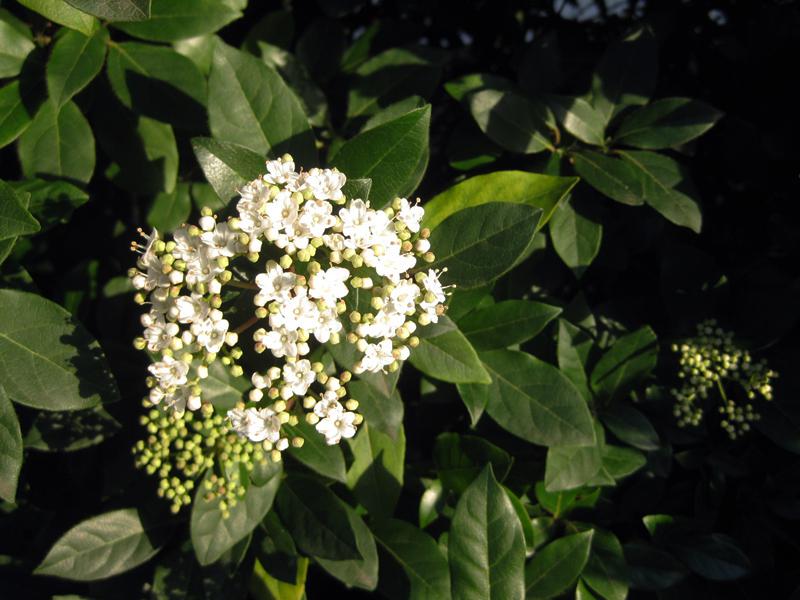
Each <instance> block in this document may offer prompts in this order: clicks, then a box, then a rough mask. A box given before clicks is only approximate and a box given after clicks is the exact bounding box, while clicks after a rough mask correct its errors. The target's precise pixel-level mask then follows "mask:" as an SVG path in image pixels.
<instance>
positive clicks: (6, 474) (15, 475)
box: [0, 384, 22, 502]
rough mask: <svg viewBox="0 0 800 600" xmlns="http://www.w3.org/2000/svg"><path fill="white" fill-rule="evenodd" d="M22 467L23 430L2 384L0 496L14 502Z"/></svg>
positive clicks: (0, 397)
mask: <svg viewBox="0 0 800 600" xmlns="http://www.w3.org/2000/svg"><path fill="white" fill-rule="evenodd" d="M21 468H22V432H21V431H20V429H19V421H18V420H17V413H16V412H15V411H14V406H13V405H12V404H11V401H10V400H9V399H8V396H7V395H6V391H5V389H4V388H3V385H2V384H0V498H2V499H3V500H5V501H6V502H14V501H15V499H16V496H17V481H18V480H19V471H20V469H21Z"/></svg>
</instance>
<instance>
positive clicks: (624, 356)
mask: <svg viewBox="0 0 800 600" xmlns="http://www.w3.org/2000/svg"><path fill="white" fill-rule="evenodd" d="M657 360H658V339H657V338H656V334H655V332H653V330H652V329H651V328H650V327H649V326H645V327H642V328H641V329H638V330H636V331H634V332H632V333H629V334H627V335H624V336H622V337H621V338H619V339H618V340H617V341H616V342H614V345H613V346H612V347H611V349H610V350H608V351H607V352H606V353H605V354H604V355H603V357H602V358H601V359H600V360H599V361H598V363H597V365H595V367H594V369H593V370H592V376H591V384H592V389H593V390H594V392H595V393H596V394H600V395H603V396H605V397H611V398H618V397H620V396H621V395H622V394H624V393H625V392H626V391H628V390H630V389H631V388H632V387H634V386H635V385H637V384H638V383H640V382H641V381H643V380H644V379H645V378H646V377H647V376H648V375H649V374H650V371H652V370H653V368H654V367H655V366H656V362H657Z"/></svg>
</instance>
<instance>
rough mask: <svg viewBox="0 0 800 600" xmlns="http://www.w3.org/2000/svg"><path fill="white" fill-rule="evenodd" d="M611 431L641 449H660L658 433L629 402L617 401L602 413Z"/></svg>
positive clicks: (604, 421)
mask: <svg viewBox="0 0 800 600" xmlns="http://www.w3.org/2000/svg"><path fill="white" fill-rule="evenodd" d="M600 418H601V419H602V420H603V423H604V424H605V426H606V427H608V428H609V429H610V430H611V432H612V433H613V434H614V435H615V436H617V437H618V438H619V439H620V440H622V441H623V442H625V443H626V444H630V445H631V446H633V447H635V448H639V449H640V450H658V449H659V448H660V447H661V444H660V443H659V439H658V433H656V430H655V429H654V428H653V425H652V423H650V421H649V420H648V418H647V417H645V416H644V415H643V414H642V413H641V412H639V411H638V410H637V409H635V408H634V407H632V406H628V405H627V404H622V403H619V402H617V403H615V404H613V405H612V406H611V407H609V408H608V409H607V410H606V411H605V412H604V413H603V414H601V415H600Z"/></svg>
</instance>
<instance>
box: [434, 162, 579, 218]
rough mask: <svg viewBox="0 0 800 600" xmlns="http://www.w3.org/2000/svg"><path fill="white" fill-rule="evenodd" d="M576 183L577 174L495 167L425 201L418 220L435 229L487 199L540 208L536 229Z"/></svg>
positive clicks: (485, 201)
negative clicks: (423, 211)
mask: <svg viewBox="0 0 800 600" xmlns="http://www.w3.org/2000/svg"><path fill="white" fill-rule="evenodd" d="M576 183H578V178H577V177H551V176H550V175H540V174H538V173H526V172H525V171H497V172H495V173H489V174H487V175H478V176H476V177H471V178H469V179H466V180H464V181H462V182H460V183H458V184H456V185H454V186H453V187H451V188H449V189H447V190H445V191H444V192H442V193H441V194H439V195H437V196H435V197H434V198H432V199H431V200H430V201H428V202H426V203H425V217H424V218H423V221H422V224H423V226H425V227H428V228H430V229H436V228H437V227H438V226H439V224H440V223H442V221H444V220H445V219H446V218H447V217H449V216H450V215H453V214H455V213H457V212H459V211H461V210H464V209H465V208H470V207H474V206H480V205H482V204H487V203H489V202H512V203H517V204H526V205H528V206H531V207H533V208H541V209H542V217H541V219H540V220H539V227H538V228H539V229H541V228H542V227H544V226H545V224H546V223H547V222H548V221H549V220H550V218H551V217H552V215H553V212H554V211H555V208H556V206H558V204H559V202H561V201H562V199H563V198H564V197H565V196H566V195H567V194H569V192H570V190H571V189H572V188H573V187H574V186H575V184H576Z"/></svg>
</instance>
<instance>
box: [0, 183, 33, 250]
mask: <svg viewBox="0 0 800 600" xmlns="http://www.w3.org/2000/svg"><path fill="white" fill-rule="evenodd" d="M39 230H41V226H40V225H39V222H38V221H37V220H36V219H34V218H33V215H32V214H31V213H30V212H29V211H28V210H27V209H26V208H25V207H23V206H22V205H21V204H20V201H19V197H18V196H17V194H16V193H15V191H14V189H13V188H12V187H11V186H9V185H8V184H7V183H6V182H5V181H3V180H2V179H0V240H7V239H10V238H16V237H19V236H21V235H30V234H32V233H36V232H37V231H39Z"/></svg>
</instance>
